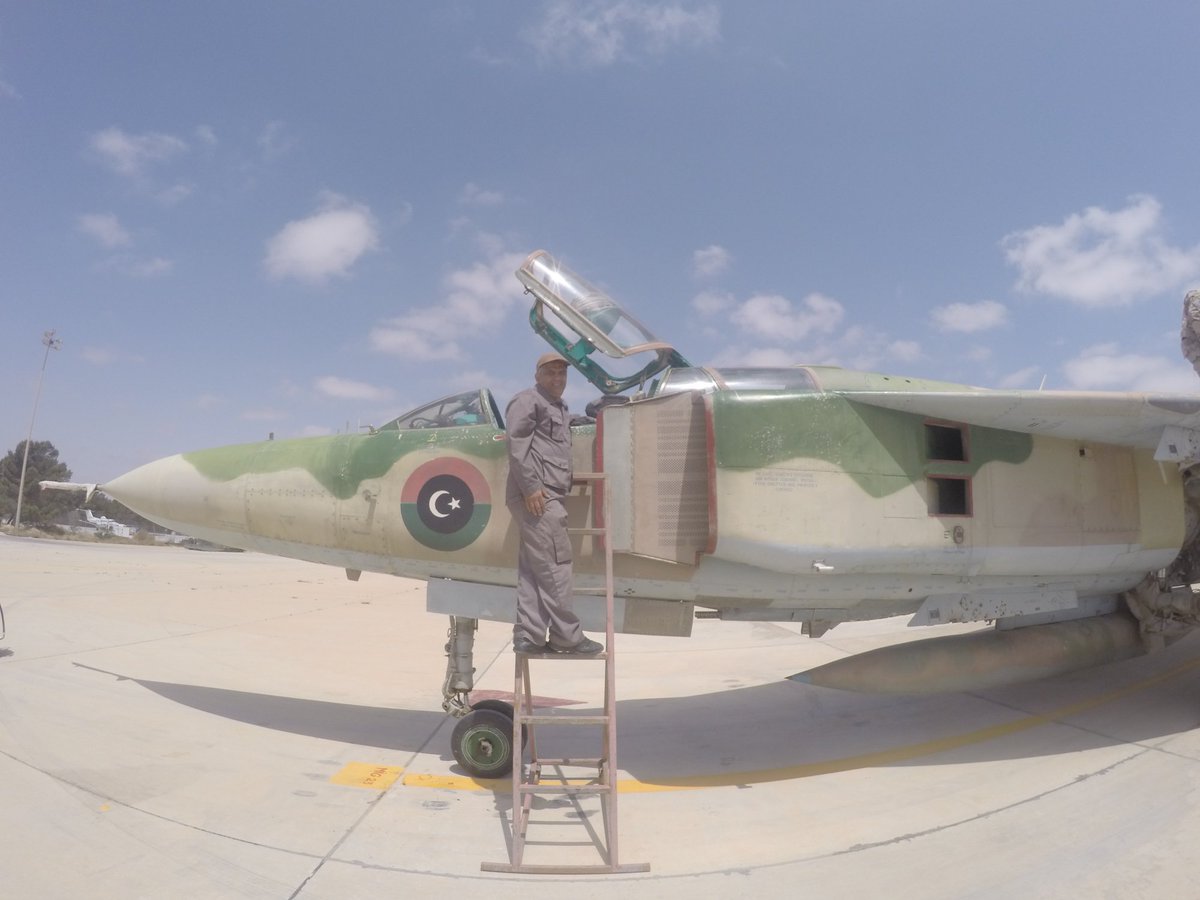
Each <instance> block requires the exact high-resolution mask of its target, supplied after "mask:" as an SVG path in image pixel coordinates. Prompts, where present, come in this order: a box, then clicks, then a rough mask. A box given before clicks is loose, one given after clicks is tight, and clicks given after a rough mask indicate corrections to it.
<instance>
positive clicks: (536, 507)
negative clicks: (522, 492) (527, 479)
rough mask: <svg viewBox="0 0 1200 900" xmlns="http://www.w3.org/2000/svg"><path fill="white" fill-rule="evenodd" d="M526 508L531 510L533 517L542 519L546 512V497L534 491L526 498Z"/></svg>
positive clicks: (538, 491)
mask: <svg viewBox="0 0 1200 900" xmlns="http://www.w3.org/2000/svg"><path fill="white" fill-rule="evenodd" d="M525 508H526V509H527V510H529V514H530V515H531V516H538V517H539V518H540V517H541V515H542V513H544V512H545V511H546V495H545V494H544V493H543V492H542V491H540V490H537V491H534V492H533V493H532V494H529V495H528V496H527V497H526V498H525Z"/></svg>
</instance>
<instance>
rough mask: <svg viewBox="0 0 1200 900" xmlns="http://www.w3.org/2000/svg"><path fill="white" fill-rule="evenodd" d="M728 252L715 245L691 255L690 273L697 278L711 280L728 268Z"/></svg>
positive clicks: (729, 257) (729, 258)
mask: <svg viewBox="0 0 1200 900" xmlns="http://www.w3.org/2000/svg"><path fill="white" fill-rule="evenodd" d="M731 260H732V257H731V256H730V255H729V251H728V250H726V249H725V248H724V247H721V246H718V245H717V244H710V245H709V246H707V247H705V248H704V249H703V250H696V251H695V252H693V253H692V272H693V273H694V274H695V275H696V277H697V278H713V277H715V276H717V275H720V274H721V273H722V272H724V271H725V270H726V269H728V268H729V263H730V262H731Z"/></svg>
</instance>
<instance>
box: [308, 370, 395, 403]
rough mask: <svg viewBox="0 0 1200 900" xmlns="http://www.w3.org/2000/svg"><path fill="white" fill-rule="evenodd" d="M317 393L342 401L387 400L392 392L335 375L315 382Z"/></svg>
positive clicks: (326, 376)
mask: <svg viewBox="0 0 1200 900" xmlns="http://www.w3.org/2000/svg"><path fill="white" fill-rule="evenodd" d="M315 386H316V388H317V393H319V394H323V395H324V396H326V397H336V398H338V399H343V400H387V399H389V398H390V397H391V396H392V392H391V391H390V390H388V389H387V388H380V387H375V385H373V384H367V383H365V382H362V381H351V380H350V379H348V378H339V377H338V376H336V375H325V376H323V377H321V378H318V379H317V380H316V382H315Z"/></svg>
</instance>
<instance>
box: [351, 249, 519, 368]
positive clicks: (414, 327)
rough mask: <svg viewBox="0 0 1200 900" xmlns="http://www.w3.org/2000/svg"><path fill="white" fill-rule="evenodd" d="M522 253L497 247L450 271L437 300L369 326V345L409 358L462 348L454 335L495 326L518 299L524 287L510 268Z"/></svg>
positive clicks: (447, 355) (452, 355)
mask: <svg viewBox="0 0 1200 900" xmlns="http://www.w3.org/2000/svg"><path fill="white" fill-rule="evenodd" d="M524 259H525V257H524V256H523V255H522V254H519V253H499V254H498V255H490V258H489V259H488V260H486V261H484V262H478V263H475V264H474V265H472V266H470V267H468V268H465V269H459V270H457V271H455V272H451V273H450V274H449V275H448V276H447V277H446V279H445V282H444V290H445V293H444V296H443V298H442V299H441V301H439V302H438V303H436V304H434V305H432V306H425V307H420V308H417V309H414V310H411V311H410V312H407V313H404V314H403V315H400V316H397V317H396V318H394V319H389V320H387V321H385V322H382V323H380V324H379V325H377V326H376V327H375V328H373V329H372V330H371V334H370V343H371V347H372V348H373V349H375V350H379V351H381V352H384V353H392V354H395V355H397V356H404V357H407V358H409V359H414V360H439V359H458V358H459V357H460V356H461V352H462V351H461V348H460V347H459V345H458V343H457V342H456V341H455V340H454V338H461V337H464V336H467V337H470V336H474V335H479V334H484V333H485V332H487V331H489V330H490V329H494V328H496V327H497V326H499V325H500V323H501V322H503V320H504V318H505V316H506V315H507V314H508V311H509V310H510V309H511V308H512V307H513V306H514V305H516V304H517V303H518V302H519V301H520V300H521V298H522V296H523V294H524V288H523V287H522V286H521V283H520V282H519V281H517V279H516V278H514V277H513V272H515V271H516V270H517V267H518V266H520V265H521V263H522V262H523V261H524Z"/></svg>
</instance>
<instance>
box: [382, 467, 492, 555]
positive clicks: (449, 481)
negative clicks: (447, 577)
mask: <svg viewBox="0 0 1200 900" xmlns="http://www.w3.org/2000/svg"><path fill="white" fill-rule="evenodd" d="M491 514H492V491H491V488H489V487H488V483H487V479H486V478H484V477H483V475H482V474H481V473H480V471H479V470H478V469H476V468H475V467H474V466H473V465H471V464H470V463H469V462H467V461H466V460H464V459H458V458H457V457H453V456H443V457H440V458H438V459H432V460H430V461H429V462H427V463H423V464H421V465H419V466H417V468H416V469H415V470H414V471H413V473H412V474H411V475H409V476H408V480H407V481H406V482H404V489H403V490H401V492H400V515H401V517H402V518H403V519H404V525H405V527H406V528H408V533H409V534H411V535H412V536H413V537H414V538H416V540H417V541H418V542H419V543H421V544H424V545H425V546H426V547H430V548H432V549H434V550H461V549H462V548H463V547H466V546H467V545H468V544H470V543H471V542H472V541H474V540H475V539H476V538H477V537H479V535H480V534H482V533H483V529H484V527H485V526H486V525H487V523H488V519H489V518H490V517H491Z"/></svg>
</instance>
